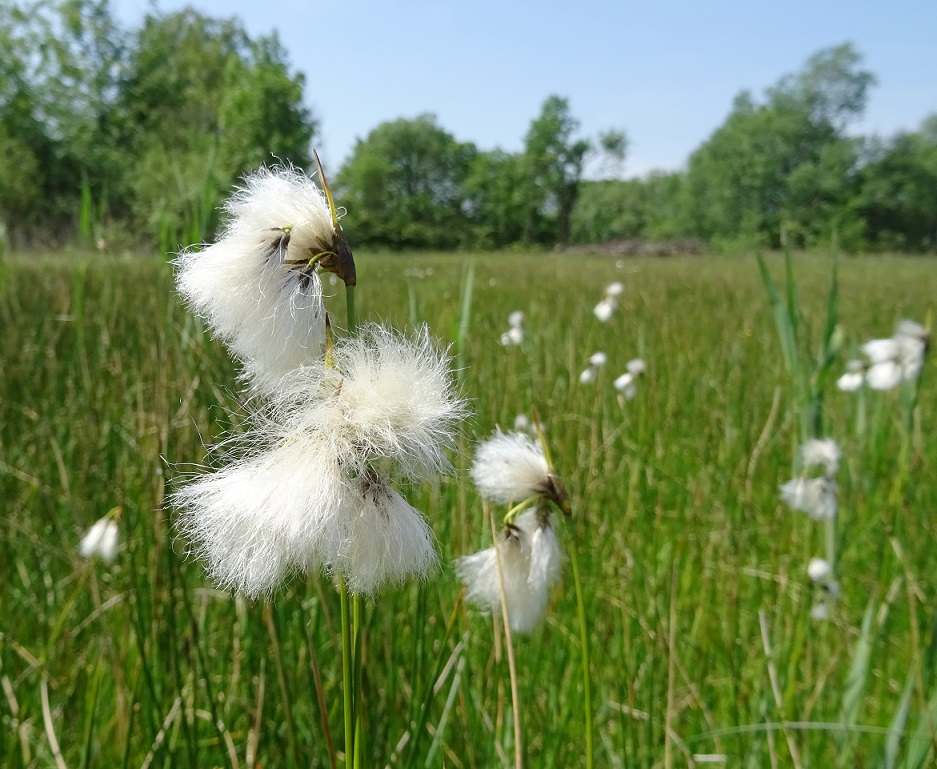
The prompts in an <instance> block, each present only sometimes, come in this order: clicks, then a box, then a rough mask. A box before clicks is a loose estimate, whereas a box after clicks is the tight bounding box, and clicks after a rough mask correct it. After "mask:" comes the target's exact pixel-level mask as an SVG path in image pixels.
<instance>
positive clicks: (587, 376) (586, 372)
mask: <svg viewBox="0 0 937 769" xmlns="http://www.w3.org/2000/svg"><path fill="white" fill-rule="evenodd" d="M595 379H596V370H595V369H594V368H593V367H591V366H590V367H589V368H587V369H583V371H582V373H581V374H580V375H579V381H580V382H581V383H582V384H592V383H593V382H595Z"/></svg>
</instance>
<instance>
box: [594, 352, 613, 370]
mask: <svg viewBox="0 0 937 769" xmlns="http://www.w3.org/2000/svg"><path fill="white" fill-rule="evenodd" d="M607 362H608V356H607V355H606V354H605V353H604V352H596V353H593V354H592V355H591V356H590V357H589V365H590V366H593V367H594V368H602V366H604V365H605V364H606V363H607Z"/></svg>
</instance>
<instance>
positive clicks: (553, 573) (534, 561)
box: [517, 510, 563, 590]
mask: <svg viewBox="0 0 937 769" xmlns="http://www.w3.org/2000/svg"><path fill="white" fill-rule="evenodd" d="M529 513H532V514H533V515H529ZM517 526H518V527H519V528H524V529H525V530H526V531H527V532H528V534H529V536H530V574H529V575H528V577H527V580H528V582H529V583H530V586H531V589H533V590H548V589H549V588H550V587H551V586H552V585H553V584H554V583H555V582H556V581H557V580H558V579H559V577H560V571H561V570H562V567H563V551H562V550H561V549H560V543H559V541H558V540H557V538H556V532H555V531H554V530H553V526H552V525H551V522H550V517H549V515H544V514H543V513H541V512H539V511H535V510H531V511H528V512H525V513H524V514H522V515H520V516H518V518H517Z"/></svg>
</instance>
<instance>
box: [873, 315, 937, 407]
mask: <svg viewBox="0 0 937 769" xmlns="http://www.w3.org/2000/svg"><path fill="white" fill-rule="evenodd" d="M929 346H930V334H929V332H928V331H927V329H926V328H924V327H923V326H922V325H921V324H919V323H915V322H914V321H912V320H902V321H901V322H900V323H898V325H897V327H896V328H895V333H894V336H892V337H891V338H889V339H872V340H871V341H868V342H866V343H865V344H864V345H862V348H861V349H862V352H863V354H864V355H865V356H866V357H867V358H868V359H869V366H868V369H867V371H866V372H865V381H866V382H867V383H868V385H869V387H871V388H872V389H873V390H891V389H893V388H894V387H897V386H898V385H899V384H900V383H901V382H903V381H910V380H912V379H916V378H917V377H919V376H920V375H921V370H922V368H923V366H924V355H925V353H926V352H927V349H928V347H929Z"/></svg>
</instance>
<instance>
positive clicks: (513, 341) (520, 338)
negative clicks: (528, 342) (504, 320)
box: [501, 310, 524, 347]
mask: <svg viewBox="0 0 937 769" xmlns="http://www.w3.org/2000/svg"><path fill="white" fill-rule="evenodd" d="M508 326H509V328H508V330H507V331H505V332H504V333H503V334H501V344H502V345H504V346H505V347H512V346H515V345H520V344H523V343H524V313H522V312H521V311H520V310H515V311H514V312H512V313H511V314H510V315H508Z"/></svg>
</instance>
